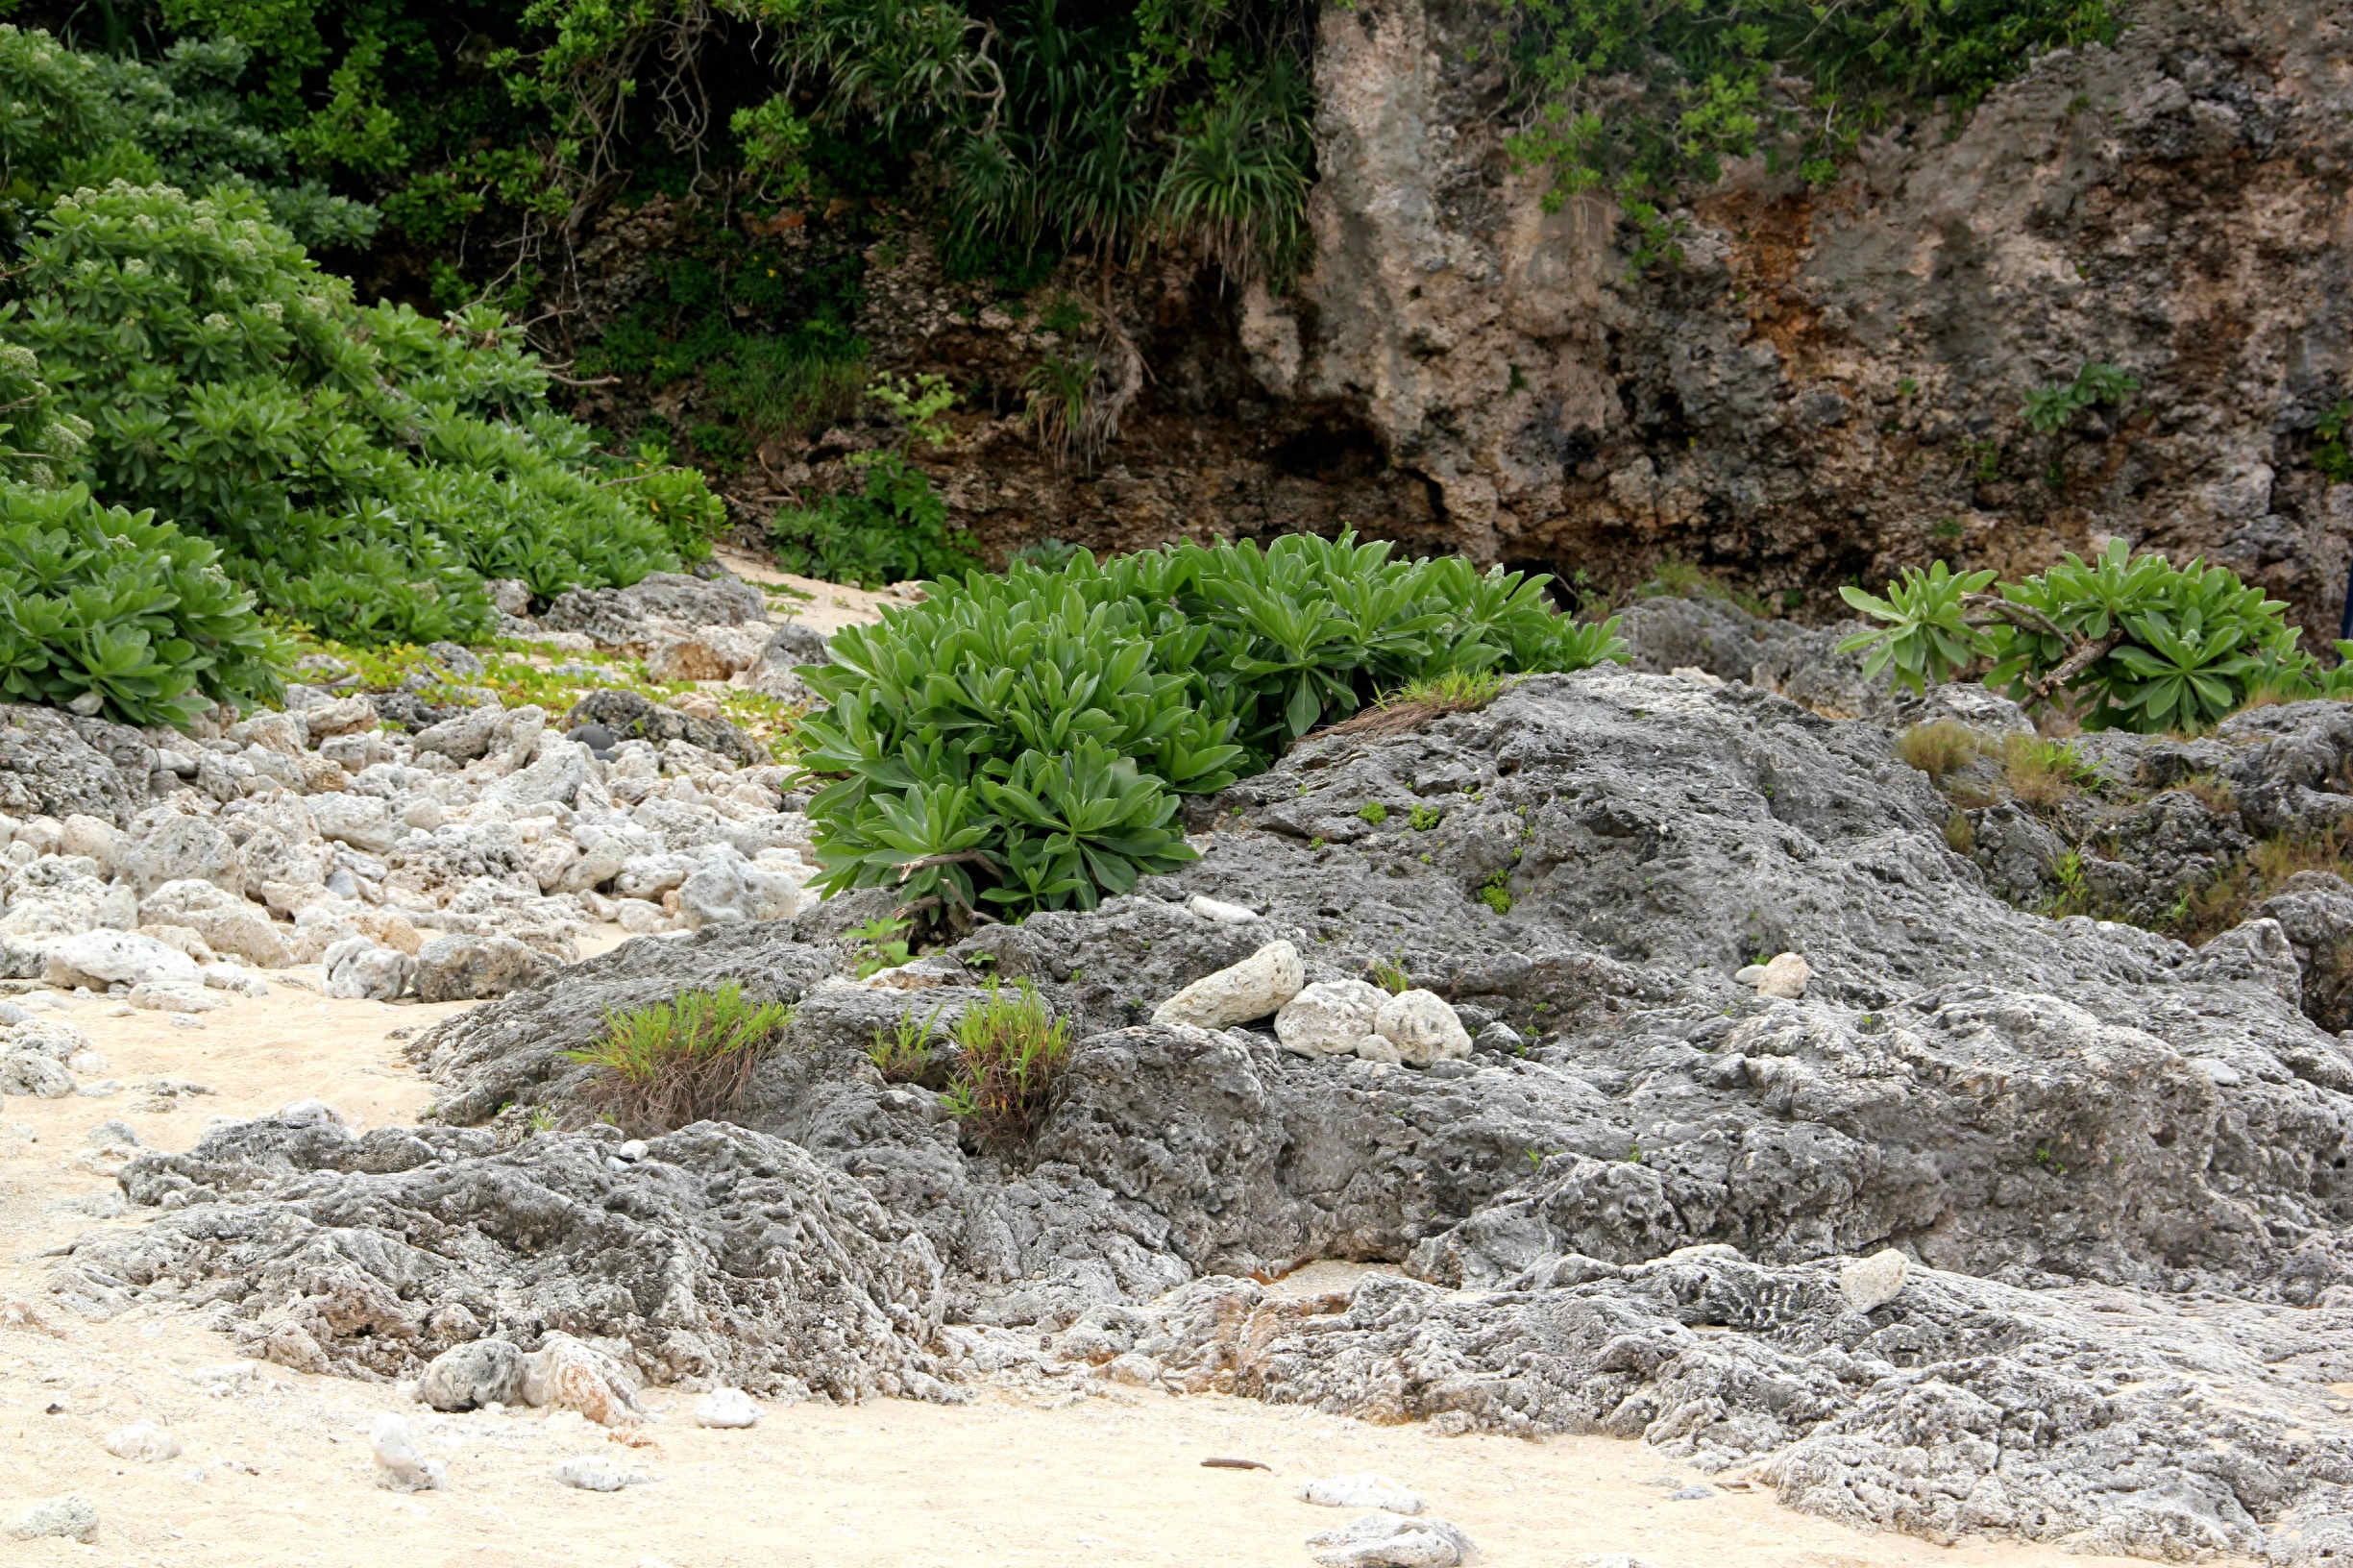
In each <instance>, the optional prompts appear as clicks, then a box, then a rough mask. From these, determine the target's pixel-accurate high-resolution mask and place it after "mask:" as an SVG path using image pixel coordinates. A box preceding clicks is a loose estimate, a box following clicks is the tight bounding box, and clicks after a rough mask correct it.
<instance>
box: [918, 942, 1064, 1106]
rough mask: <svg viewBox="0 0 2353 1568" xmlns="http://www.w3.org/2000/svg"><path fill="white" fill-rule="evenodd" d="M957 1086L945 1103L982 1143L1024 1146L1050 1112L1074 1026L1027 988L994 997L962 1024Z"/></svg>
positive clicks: (994, 992) (995, 992)
mask: <svg viewBox="0 0 2353 1568" xmlns="http://www.w3.org/2000/svg"><path fill="white" fill-rule="evenodd" d="M956 1052H957V1063H956V1068H955V1079H954V1081H953V1082H952V1083H951V1084H949V1086H948V1090H947V1093H946V1094H945V1095H944V1103H945V1104H946V1106H947V1108H948V1110H949V1111H950V1112H952V1113H954V1114H955V1115H957V1116H959V1117H961V1118H962V1119H963V1121H964V1123H965V1125H966V1127H967V1128H968V1130H969V1131H970V1132H971V1134H972V1135H973V1138H974V1139H975V1140H976V1141H978V1142H981V1143H984V1144H988V1143H1015V1142H1026V1141H1028V1139H1029V1137H1030V1135H1031V1134H1032V1133H1034V1132H1036V1131H1037V1128H1038V1123H1039V1122H1040V1121H1042V1120H1043V1119H1044V1117H1045V1114H1046V1112H1047V1111H1048V1110H1050V1109H1052V1106H1053V1102H1054V1091H1055V1089H1056V1087H1057V1086H1058V1085H1059V1084H1060V1082H1061V1080H1062V1073H1063V1069H1064V1067H1066V1066H1068V1065H1069V1060H1070V1023H1069V1020H1068V1019H1066V1018H1056V1017H1052V1016H1051V1015H1050V1014H1049V1013H1048V1012H1047V1010H1046V1005H1045V1003H1044V1001H1042V999H1041V998H1040V997H1039V995H1038V992H1037V991H1036V989H1035V988H1033V987H1032V986H1031V985H1029V983H1028V982H1026V981H1024V982H1022V983H1021V984H1020V985H1019V986H1018V987H1017V989H1015V990H1014V991H1011V992H1008V991H1006V990H1005V989H1004V988H1003V987H1002V986H1001V985H998V984H995V983H993V982H992V983H991V985H990V987H989V990H988V994H987V995H986V996H985V997H983V998H982V1000H981V1001H980V1002H978V1003H977V1004H975V1005H974V1006H971V1007H968V1008H966V1009H965V1010H964V1015H963V1016H962V1017H959V1018H958V1019H957V1020H956Z"/></svg>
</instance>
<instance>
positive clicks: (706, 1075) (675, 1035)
mask: <svg viewBox="0 0 2353 1568" xmlns="http://www.w3.org/2000/svg"><path fill="white" fill-rule="evenodd" d="M792 1021H793V1010H792V1009H791V1008H789V1007H787V1006H785V1005H784V1004H783V1003H782V1002H760V1003H753V1002H748V1001H746V1000H745V999H744V988H743V987H742V986H741V985H739V984H737V983H736V982H735V981H733V980H729V981H726V982H724V983H723V984H722V985H720V986H718V987H717V988H715V989H713V990H710V991H686V992H679V993H678V994H677V995H676V996H674V997H672V998H671V999H670V1000H669V1001H667V1002H656V1003H654V1004H653V1005H652V1006H650V1007H640V1008H633V1009H631V1010H630V1011H628V1012H626V1013H607V1014H606V1015H605V1017H604V1033H603V1034H602V1035H601V1036H600V1037H599V1038H598V1040H597V1041H596V1043H594V1044H592V1045H590V1046H588V1047H587V1048H586V1049H584V1050H577V1051H566V1052H565V1053H564V1055H565V1057H566V1059H567V1060H569V1061H573V1062H581V1063H585V1064H587V1065H588V1066H592V1067H595V1068H597V1069H598V1071H597V1075H596V1077H595V1079H594V1080H593V1081H592V1082H591V1084H590V1087H589V1097H590V1098H591V1099H593V1100H595V1101H596V1102H597V1103H598V1105H599V1106H600V1107H601V1110H602V1113H603V1119H606V1120H609V1121H611V1122H613V1123H614V1124H615V1125H616V1126H619V1127H622V1128H624V1129H625V1130H627V1131H629V1132H632V1133H667V1132H670V1131H672V1130H674V1129H675V1128H679V1127H684V1126H686V1125H688V1124H689V1123H691V1122H697V1121H706V1120H709V1119H711V1118H713V1117H716V1116H720V1115H725V1114H726V1113H727V1112H729V1111H731V1110H733V1109H734V1108H735V1103H736V1101H737V1100H739V1099H741V1098H742V1097H743V1093H744V1086H745V1085H746V1084H748V1083H749V1082H750V1081H751V1073H752V1069H753V1068H754V1067H756V1066H759V1063H760V1057H761V1055H762V1053H764V1052H765V1051H766V1050H767V1049H768V1047H769V1046H770V1045H771V1044H772V1043H773V1042H774V1041H775V1039H776V1037H777V1036H778V1035H780V1034H782V1033H783V1032H784V1029H785V1026H786V1025H788V1024H789V1023H791V1022H792Z"/></svg>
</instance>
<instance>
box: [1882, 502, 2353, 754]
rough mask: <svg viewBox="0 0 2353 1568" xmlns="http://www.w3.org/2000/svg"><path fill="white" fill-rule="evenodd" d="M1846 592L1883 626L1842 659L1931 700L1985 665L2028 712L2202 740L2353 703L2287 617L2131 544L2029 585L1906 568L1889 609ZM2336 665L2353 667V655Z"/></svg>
mask: <svg viewBox="0 0 2353 1568" xmlns="http://www.w3.org/2000/svg"><path fill="white" fill-rule="evenodd" d="M1988 588H1994V589H1995V590H1996V591H1995V592H1992V593H1988V592H1987V591H1986V590H1987V589H1988ZM1839 592H1840V593H1841V594H1842V595H1844V596H1845V598H1846V600H1847V602H1848V603H1849V604H1851V605H1852V606H1853V607H1854V608H1855V609H1857V610H1860V611H1862V612H1863V613H1864V614H1865V615H1867V616H1870V617H1871V618H1872V619H1873V620H1875V621H1878V622H1881V623H1883V625H1880V626H1878V627H1876V628H1874V629H1872V630H1869V631H1864V632H1858V633H1857V634H1856V635H1854V636H1852V637H1850V638H1848V639H1847V640H1846V641H1845V642H1843V643H1840V644H1839V645H1838V650H1839V651H1840V652H1842V653H1846V652H1853V651H1857V650H1860V649H1870V650H1871V651H1870V657H1869V658H1868V659H1866V660H1865V661H1864V666H1863V669H1864V674H1866V675H1869V676H1873V677H1875V676H1877V675H1878V674H1880V673H1881V672H1882V671H1886V672H1889V673H1891V674H1893V676H1894V678H1895V679H1896V681H1897V682H1898V683H1900V684H1901V685H1904V686H1908V687H1910V688H1911V689H1912V690H1914V691H1920V690H1923V689H1924V687H1925V686H1926V685H1927V683H1928V682H1930V681H1947V680H1951V679H1953V678H1954V677H1956V676H1958V675H1959V674H1962V673H1963V672H1964V671H1966V670H1968V669H1970V668H1971V667H1972V666H1973V665H1975V664H1977V663H1979V662H1980V661H1986V662H1988V663H1990V666H1991V668H1990V669H1989V670H1988V671H1987V672H1986V674H1985V683H1986V684H1987V685H1989V686H1995V687H1999V688H2001V689H2002V690H2005V691H2007V692H2008V693H2009V695H2010V696H2011V697H2012V698H2015V699H2016V700H2018V701H2020V702H2031V703H2052V702H2058V701H2062V700H2064V701H2066V702H2068V703H2070V704H2071V705H2072V706H2074V707H2076V708H2078V709H2079V710H2080V715H2081V718H2082V722H2083V725H2084V727H2085V728H2087V729H2130V730H2139V731H2141V732H2143V733H2150V734H2154V733H2161V732H2164V731H2167V730H2189V731H2195V730H2202V729H2206V728H2209V727H2211V726H2212V725H2213V724H2214V723H2217V722H2218V721H2219V720H2221V719H2222V718H2224V717H2226V716H2227V715H2229V714H2230V713H2232V712H2234V711H2236V710H2237V709H2239V708H2242V707H2244V706H2245V705H2246V704H2247V703H2248V702H2250V701H2253V700H2256V699H2258V698H2262V697H2264V696H2267V695H2268V696H2273V697H2280V698H2304V697H2348V696H2353V665H2349V664H2343V663H2341V664H2340V665H2339V667H2338V668H2336V669H2334V670H2323V669H2322V668H2320V665H2319V662H2318V661H2317V660H2316V659H2315V658H2314V657H2313V655H2312V654H2311V653H2310V652H2308V651H2306V650H2305V649H2300V648H2298V647H2297V646H2296V641H2297V638H2298V636H2299V633H2298V631H2297V629H2296V628H2295V627H2293V626H2291V625H2288V623H2287V621H2286V619H2285V618H2284V616H2283V615H2282V613H2281V612H2283V611H2284V610H2286V609H2287V607H2288V606H2287V605H2286V604H2284V603H2282V602H2280V601H2279V600H2268V599H2266V598H2264V596H2263V590H2262V589H2260V588H2250V587H2248V586H2247V585H2246V584H2245V583H2243V582H2241V581H2240V580H2239V577H2238V575H2237V574H2236V573H2233V572H2230V571H2226V570H2225V569H2223V568H2221V567H2218V566H2208V565H2205V564H2204V563H2203V562H2201V561H2197V560H2193V561H2191V562H2190V564H2189V565H2187V566H2181V567H2176V566H2174V565H2172V564H2171V563H2169V561H2167V559H2166V558H2165V557H2164V556H2162V555H2142V556H2139V557H2135V556H2134V555H2133V553H2132V550H2131V547H2130V546H2129V545H2127V544H2126V543H2125V542H2124V541H2122V540H2117V541H2115V542H2114V543H2113V544H2111V545H2110V546H2109V547H2108V549H2107V550H2106V551H2103V552H2102V553H2101V554H2099V555H2098V556H2096V558H2095V559H2093V560H2091V561H2085V560H2083V559H2082V558H2081V557H2079V556H2076V555H2072V554H2070V555H2067V556H2065V557H2063V558H2062V559H2061V560H2060V562H2059V564H2058V565H2057V566H2054V567H2052V568H2051V569H2050V570H2049V571H2047V572H2044V573H2041V574H2039V575H2037V576H2031V577H2028V578H2026V579H2025V580H2024V581H2022V582H2005V583H2001V584H1998V585H1997V584H1996V583H1995V581H1994V574H1993V573H1992V572H1990V571H1988V572H1970V573H1965V574H1961V575H1959V576H1955V575H1954V573H1953V572H1952V570H1951V569H1950V568H1949V567H1948V566H1947V565H1946V564H1945V563H1944V562H1943V561H1938V562H1936V563H1934V564H1933V565H1932V566H1930V567H1929V568H1928V569H1927V570H1926V571H1922V570H1921V569H1920V568H1918V567H1907V568H1905V569H1904V572H1903V575H1902V576H1900V578H1898V579H1897V580H1896V581H1895V582H1892V583H1890V584H1888V588H1887V597H1886V598H1884V599H1881V598H1879V597H1877V596H1876V595H1874V594H1868V593H1865V592H1864V591H1863V590H1862V589H1860V588H1842V589H1840V590H1839ZM2337 651H2338V654H2339V656H2340V658H2341V659H2343V658H2345V657H2346V656H2347V655H2349V654H2353V643H2339V644H2338V645H2337Z"/></svg>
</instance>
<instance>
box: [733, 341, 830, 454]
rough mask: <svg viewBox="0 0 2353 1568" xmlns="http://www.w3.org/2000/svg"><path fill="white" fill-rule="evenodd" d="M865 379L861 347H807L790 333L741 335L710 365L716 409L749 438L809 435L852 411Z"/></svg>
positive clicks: (761, 438)
mask: <svg viewBox="0 0 2353 1568" xmlns="http://www.w3.org/2000/svg"><path fill="white" fill-rule="evenodd" d="M867 380H868V374H867V364H866V348H865V345H864V344H858V343H853V344H850V345H848V346H847V349H846V351H845V349H844V347H843V346H842V345H838V344H824V345H811V344H808V343H803V342H801V341H798V340H797V338H795V337H792V336H784V337H746V338H744V339H743V340H742V341H741V342H740V343H739V344H738V346H737V348H736V351H735V353H734V354H733V355H731V356H730V357H728V358H727V359H724V360H722V361H720V362H719V363H716V364H714V365H713V366H712V367H711V369H710V383H711V391H712V394H713V396H714V399H715V401H716V402H717V404H718V405H719V406H720V408H721V409H723V411H725V412H726V413H727V414H729V415H731V416H732V417H733V418H734V419H735V420H736V422H737V423H738V424H739V425H741V426H742V427H743V429H744V430H745V432H746V433H747V434H748V436H749V437H750V438H751V439H752V441H753V442H755V443H756V442H761V441H771V440H774V439H776V438H777V437H779V436H785V435H794V434H798V435H809V436H814V435H818V434H821V433H822V432H823V431H824V429H826V427H828V426H831V425H839V424H841V423H843V422H844V421H846V420H848V419H849V418H851V417H852V416H854V415H855V414H856V413H857V411H858V400H859V398H860V396H861V395H862V394H864V392H865V391H866V385H867Z"/></svg>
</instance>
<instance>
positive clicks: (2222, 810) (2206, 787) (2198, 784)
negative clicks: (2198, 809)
mask: <svg viewBox="0 0 2353 1568" xmlns="http://www.w3.org/2000/svg"><path fill="white" fill-rule="evenodd" d="M2175 788H2177V789H2182V790H2187V791H2188V792H2189V793H2190V794H2191V795H2193V796H2195V797H2196V799H2197V802H2198V804H2199V805H2201V806H2204V807H2205V808H2206V809H2207V810H2208V811H2211V812H2213V813H2214V814H2215V815H2216V816H2217V817H2228V816H2230V815H2231V814H2232V813H2233V812H2236V811H2237V810H2238V809H2239V796H2238V792H2236V791H2235V790H2233V789H2232V788H2231V787H2230V785H2229V784H2228V783H2227V782H2225V781H2224V780H2222V779H2219V778H2217V777H2215V776H2214V774H2212V773H2192V774H2191V775H2190V776H2189V777H2188V778H2185V779H2183V780H2182V781H2181V783H2180V784H2178V785H2176V786H2175Z"/></svg>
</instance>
